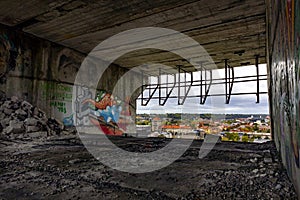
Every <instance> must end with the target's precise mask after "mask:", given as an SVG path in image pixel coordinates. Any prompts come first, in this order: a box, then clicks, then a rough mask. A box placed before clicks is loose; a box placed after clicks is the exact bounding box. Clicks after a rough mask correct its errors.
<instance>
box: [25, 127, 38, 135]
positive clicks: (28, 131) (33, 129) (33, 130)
mask: <svg viewBox="0 0 300 200" xmlns="http://www.w3.org/2000/svg"><path fill="white" fill-rule="evenodd" d="M40 130H41V128H40V127H38V126H26V133H31V132H38V131H40Z"/></svg>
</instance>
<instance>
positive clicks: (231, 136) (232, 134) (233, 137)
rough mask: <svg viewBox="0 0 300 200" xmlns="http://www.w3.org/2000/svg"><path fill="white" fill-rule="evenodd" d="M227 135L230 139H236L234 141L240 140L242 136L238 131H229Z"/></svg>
mask: <svg viewBox="0 0 300 200" xmlns="http://www.w3.org/2000/svg"><path fill="white" fill-rule="evenodd" d="M226 137H227V138H228V139H229V141H234V142H237V141H240V136H239V134H238V133H229V132H227V133H226Z"/></svg>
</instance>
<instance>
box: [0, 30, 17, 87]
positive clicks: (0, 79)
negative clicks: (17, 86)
mask: <svg viewBox="0 0 300 200" xmlns="http://www.w3.org/2000/svg"><path fill="white" fill-rule="evenodd" d="M17 56H18V51H17V49H16V47H15V45H14V43H13V42H12V41H11V40H10V39H9V38H8V36H7V35H6V34H2V35H0V84H4V83H6V79H7V74H8V73H9V72H10V71H12V70H14V69H15V67H16V58H17Z"/></svg>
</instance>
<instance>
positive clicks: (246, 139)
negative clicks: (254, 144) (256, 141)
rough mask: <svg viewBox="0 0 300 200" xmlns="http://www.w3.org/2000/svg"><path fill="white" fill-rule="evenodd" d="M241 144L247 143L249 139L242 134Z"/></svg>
mask: <svg viewBox="0 0 300 200" xmlns="http://www.w3.org/2000/svg"><path fill="white" fill-rule="evenodd" d="M242 142H249V137H248V135H247V134H244V135H243V136H242Z"/></svg>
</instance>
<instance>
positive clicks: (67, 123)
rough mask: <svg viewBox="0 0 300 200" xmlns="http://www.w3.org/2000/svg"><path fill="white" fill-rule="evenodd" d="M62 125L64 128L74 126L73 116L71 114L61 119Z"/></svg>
mask: <svg viewBox="0 0 300 200" xmlns="http://www.w3.org/2000/svg"><path fill="white" fill-rule="evenodd" d="M63 124H64V125H65V126H74V119H73V114H71V115H70V116H67V117H65V118H63Z"/></svg>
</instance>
